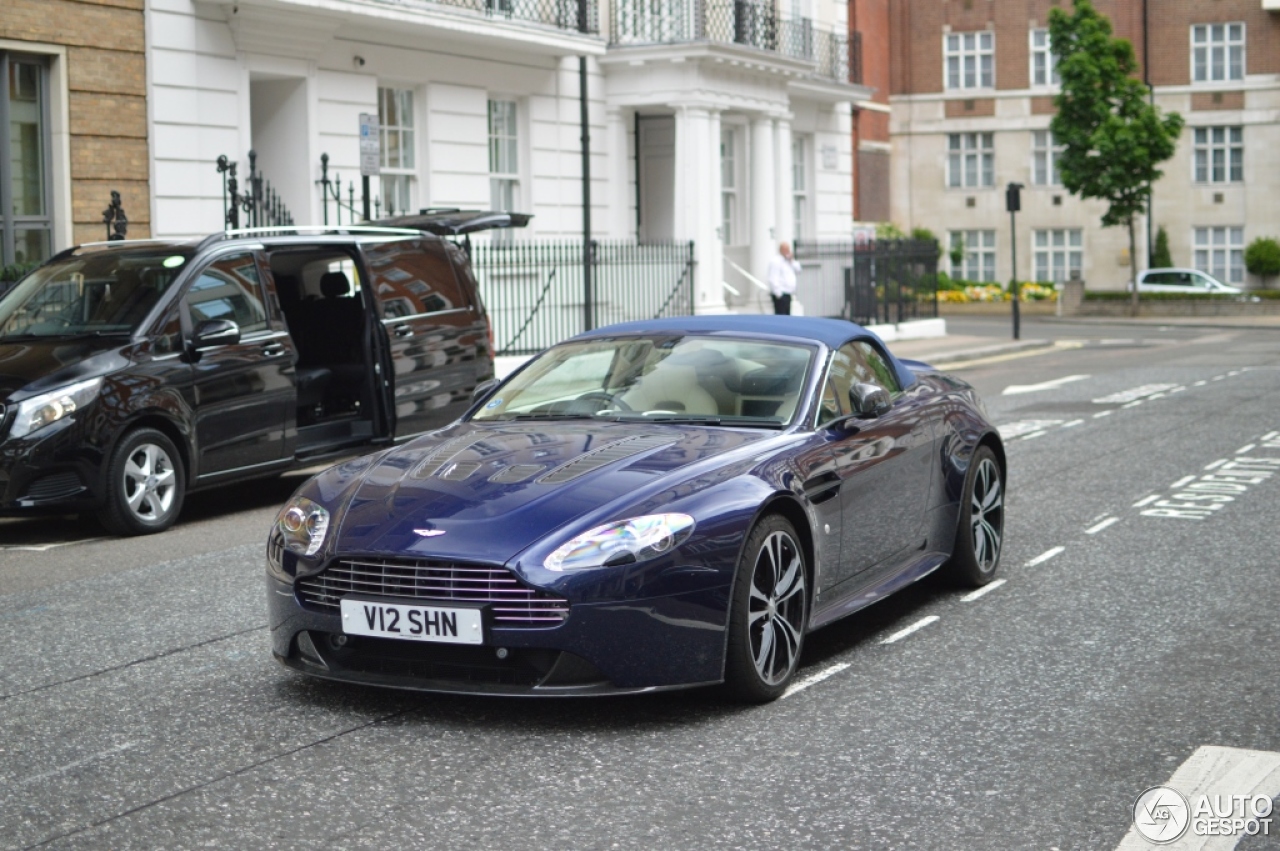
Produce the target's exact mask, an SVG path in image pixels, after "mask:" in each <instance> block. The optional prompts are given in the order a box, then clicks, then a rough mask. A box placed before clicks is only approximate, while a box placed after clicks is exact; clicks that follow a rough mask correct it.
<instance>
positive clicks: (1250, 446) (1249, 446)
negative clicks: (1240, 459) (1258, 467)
mask: <svg viewBox="0 0 1280 851" xmlns="http://www.w3.org/2000/svg"><path fill="white" fill-rule="evenodd" d="M1257 448H1258V444H1256V443H1249V444H1246V445H1244V446H1241V447H1240V448H1239V449H1237V450H1236V454H1237V455H1243V454H1245V453H1246V452H1250V451H1252V450H1254V449H1257Z"/></svg>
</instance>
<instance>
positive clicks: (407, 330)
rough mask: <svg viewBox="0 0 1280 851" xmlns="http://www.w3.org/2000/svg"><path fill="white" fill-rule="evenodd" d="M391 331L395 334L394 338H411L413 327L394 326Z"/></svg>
mask: <svg viewBox="0 0 1280 851" xmlns="http://www.w3.org/2000/svg"><path fill="white" fill-rule="evenodd" d="M391 330H392V331H394V332H395V334H396V336H397V337H412V336H413V326H411V325H397V326H395V327H394V328H392V329H391Z"/></svg>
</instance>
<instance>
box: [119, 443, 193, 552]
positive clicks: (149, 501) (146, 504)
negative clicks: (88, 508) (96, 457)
mask: <svg viewBox="0 0 1280 851" xmlns="http://www.w3.org/2000/svg"><path fill="white" fill-rule="evenodd" d="M185 489H186V475H185V470H184V469H183V467H182V462H181V460H180V457H179V455H178V450H177V447H175V446H174V445H173V441H171V440H170V439H169V438H168V437H167V436H166V435H165V434H164V432H161V431H157V430H156V429H153V428H139V429H135V430H133V431H131V432H129V433H128V434H126V435H125V436H124V437H123V438H121V439H120V442H119V443H118V444H117V445H116V449H115V452H113V453H112V454H111V461H110V462H109V463H108V464H107V499H106V504H105V505H104V506H103V509H102V511H101V512H99V514H98V519H99V520H101V521H102V525H103V526H106V527H107V529H108V530H110V531H111V532H114V533H115V534H117V535H147V534H151V533H152V532H163V531H164V530H165V529H168V528H169V527H170V526H172V525H173V523H174V521H175V520H177V519H178V513H179V512H180V511H181V510H182V499H183V495H184V491H185Z"/></svg>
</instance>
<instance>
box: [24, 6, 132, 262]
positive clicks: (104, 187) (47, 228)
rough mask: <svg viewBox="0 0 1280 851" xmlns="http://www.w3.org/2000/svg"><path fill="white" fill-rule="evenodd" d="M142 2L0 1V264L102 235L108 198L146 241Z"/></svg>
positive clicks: (42, 254) (36, 256)
mask: <svg viewBox="0 0 1280 851" xmlns="http://www.w3.org/2000/svg"><path fill="white" fill-rule="evenodd" d="M143 5H144V0H4V2H3V6H4V9H3V12H2V13H0V76H2V77H3V79H4V80H5V81H6V85H5V86H3V87H2V88H0V124H4V125H6V127H7V130H6V132H5V133H2V134H0V162H3V163H6V164H10V167H8V168H5V169H3V170H0V234H2V237H3V238H2V239H0V261H2V262H3V263H4V264H6V265H7V264H12V263H29V262H32V261H36V260H42V259H44V258H45V257H48V256H49V255H50V254H51V253H53V252H54V251H58V250H61V249H63V248H66V247H67V246H69V245H72V244H74V243H77V242H89V241H92V240H100V239H103V238H104V236H105V233H106V231H105V228H104V226H103V223H102V211H103V210H104V209H105V208H106V207H107V205H108V204H109V202H110V200H111V192H112V191H113V190H115V191H118V192H120V194H121V198H122V206H123V208H124V210H125V211H126V212H127V213H128V215H129V217H130V219H131V221H130V222H129V236H130V237H143V236H148V235H149V231H150V208H151V192H150V179H149V175H150V168H151V166H150V162H149V158H148V157H149V155H148V146H147V101H146V82H147V81H146V60H145V52H144V35H143V32H144V30H143V27H144V24H143Z"/></svg>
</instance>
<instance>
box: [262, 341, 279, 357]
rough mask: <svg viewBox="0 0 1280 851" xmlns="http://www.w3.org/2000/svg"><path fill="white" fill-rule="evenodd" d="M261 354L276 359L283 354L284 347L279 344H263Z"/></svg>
mask: <svg viewBox="0 0 1280 851" xmlns="http://www.w3.org/2000/svg"><path fill="white" fill-rule="evenodd" d="M262 354H263V355H265V356H266V357H269V358H274V357H278V356H280V355H282V354H284V346H282V345H281V344H280V343H263V344H262Z"/></svg>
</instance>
